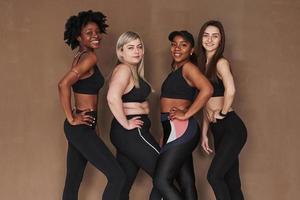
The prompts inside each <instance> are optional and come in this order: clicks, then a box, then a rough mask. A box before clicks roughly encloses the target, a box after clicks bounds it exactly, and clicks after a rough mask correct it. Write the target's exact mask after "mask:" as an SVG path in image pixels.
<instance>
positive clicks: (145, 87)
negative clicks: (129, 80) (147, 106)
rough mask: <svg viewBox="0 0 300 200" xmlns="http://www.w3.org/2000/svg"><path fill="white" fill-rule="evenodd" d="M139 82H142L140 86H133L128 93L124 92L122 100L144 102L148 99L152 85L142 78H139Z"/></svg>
mask: <svg viewBox="0 0 300 200" xmlns="http://www.w3.org/2000/svg"><path fill="white" fill-rule="evenodd" d="M139 84H140V87H139V88H137V87H135V86H133V88H132V89H131V90H130V91H129V92H128V93H126V94H123V96H122V100H123V102H124V103H126V102H139V103H142V102H144V101H146V98H147V97H148V96H149V94H150V92H151V87H150V85H149V84H148V83H147V82H146V81H144V80H143V79H142V78H139Z"/></svg>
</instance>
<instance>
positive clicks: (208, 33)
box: [202, 26, 221, 52]
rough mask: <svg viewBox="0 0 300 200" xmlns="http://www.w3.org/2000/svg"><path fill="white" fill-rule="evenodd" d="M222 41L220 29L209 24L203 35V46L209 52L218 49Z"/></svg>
mask: <svg viewBox="0 0 300 200" xmlns="http://www.w3.org/2000/svg"><path fill="white" fill-rule="evenodd" d="M220 42H221V33H220V30H219V29H218V28H217V27H215V26H208V27H207V28H206V29H205V30H204V33H203V35H202V46H203V48H204V49H205V50H206V51H207V52H215V51H217V49H218V47H219V45H220Z"/></svg>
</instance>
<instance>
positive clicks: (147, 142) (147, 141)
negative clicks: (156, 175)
mask: <svg viewBox="0 0 300 200" xmlns="http://www.w3.org/2000/svg"><path fill="white" fill-rule="evenodd" d="M138 131H139V135H140V137H141V138H142V139H143V140H144V141H145V142H146V143H147V144H148V145H149V146H150V147H151V148H152V149H154V151H156V153H158V154H159V151H158V150H157V149H155V147H154V146H153V145H152V144H150V143H149V142H148V141H147V140H146V139H145V138H144V137H143V136H142V133H141V130H140V129H139V128H138Z"/></svg>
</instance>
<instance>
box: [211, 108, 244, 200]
mask: <svg viewBox="0 0 300 200" xmlns="http://www.w3.org/2000/svg"><path fill="white" fill-rule="evenodd" d="M210 127H211V131H212V133H213V136H214V146H215V156H214V158H213V160H212V163H211V165H210V168H209V171H208V174H207V179H208V182H209V183H210V185H211V186H212V188H213V190H214V193H215V195H216V198H217V200H243V199H244V197H243V193H242V190H241V181H240V175H239V159H238V156H239V153H240V151H241V149H242V147H243V146H244V144H245V143H246V140H247V130H246V127H245V125H244V123H243V122H242V120H241V119H240V118H239V117H238V115H237V114H236V113H235V112H233V111H232V112H229V113H228V114H227V116H226V118H225V119H222V120H217V123H211V124H210Z"/></svg>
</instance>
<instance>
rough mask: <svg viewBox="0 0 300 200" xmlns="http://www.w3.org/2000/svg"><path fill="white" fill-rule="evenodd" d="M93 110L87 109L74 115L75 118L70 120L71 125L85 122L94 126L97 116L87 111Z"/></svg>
mask: <svg viewBox="0 0 300 200" xmlns="http://www.w3.org/2000/svg"><path fill="white" fill-rule="evenodd" d="M90 111H92V110H91V109H86V110H84V111H82V112H80V113H77V114H75V115H73V120H68V122H69V123H70V124H71V125H80V124H85V125H88V126H92V125H93V123H95V120H96V119H95V118H94V117H92V116H90V115H88V114H86V113H87V112H90Z"/></svg>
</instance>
